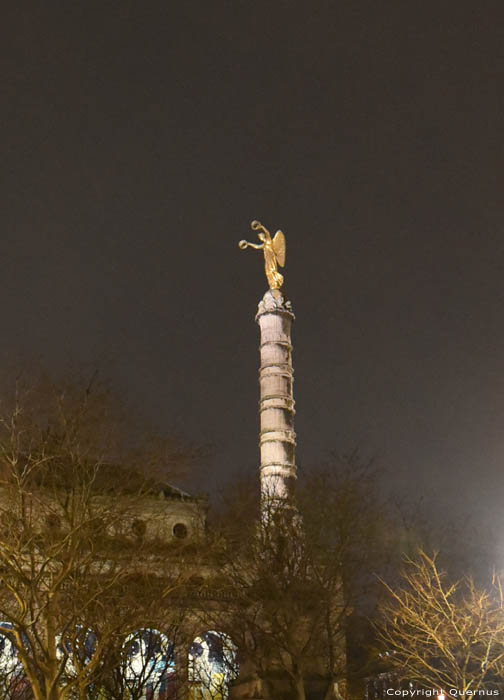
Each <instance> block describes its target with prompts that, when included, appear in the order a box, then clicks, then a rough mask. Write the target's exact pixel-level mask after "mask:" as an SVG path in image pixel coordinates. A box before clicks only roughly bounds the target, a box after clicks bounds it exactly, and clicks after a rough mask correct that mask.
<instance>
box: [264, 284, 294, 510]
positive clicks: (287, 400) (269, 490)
mask: <svg viewBox="0 0 504 700" xmlns="http://www.w3.org/2000/svg"><path fill="white" fill-rule="evenodd" d="M293 320H294V314H293V313H292V308H291V304H290V302H289V301H285V300H284V298H283V296H282V293H281V292H280V290H278V289H269V290H268V291H267V292H266V294H265V295H264V297H263V299H262V301H260V302H259V308H258V311H257V315H256V321H257V322H258V324H259V327H260V329H261V345H260V352H261V367H260V370H259V384H260V388H261V400H260V407H259V412H260V433H259V446H260V450H261V496H262V501H263V505H264V504H265V503H266V502H267V503H276V504H278V505H282V504H283V505H288V504H291V503H292V496H293V492H294V485H295V481H296V462H295V447H296V434H295V433H294V413H295V411H294V398H293V392H292V383H293V379H294V377H293V374H294V371H293V369H292V359H291V355H292V345H291V335H290V334H291V325H292V321H293Z"/></svg>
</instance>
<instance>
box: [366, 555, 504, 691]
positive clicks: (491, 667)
mask: <svg viewBox="0 0 504 700" xmlns="http://www.w3.org/2000/svg"><path fill="white" fill-rule="evenodd" d="M385 586H386V589H387V593H388V596H387V597H386V599H385V600H384V601H383V603H382V605H381V615H382V623H381V626H380V637H381V641H382V644H383V650H384V651H386V652H388V657H387V658H388V660H389V662H390V664H391V665H392V666H393V667H394V668H395V669H397V671H398V672H399V673H400V675H401V676H402V677H403V678H407V679H409V680H411V681H416V682H417V683H419V684H420V685H423V686H428V687H431V688H432V687H435V688H440V689H444V690H448V689H450V688H453V689H456V690H457V691H460V692H463V693H467V691H469V690H471V691H476V690H480V689H483V688H487V689H488V688H490V687H496V686H495V685H492V684H496V683H497V681H498V680H502V678H503V677H504V608H503V591H502V586H501V581H500V579H499V578H494V580H493V581H492V582H491V583H490V584H489V586H488V587H487V588H486V589H483V588H479V587H477V586H476V585H475V583H474V582H473V580H472V579H471V578H470V577H467V578H463V579H459V580H456V581H450V579H449V577H448V576H447V574H446V573H445V572H443V571H442V570H440V568H439V566H438V563H437V557H436V556H429V555H428V554H426V553H425V552H424V551H422V550H420V551H419V552H418V556H417V558H415V559H410V558H409V559H406V560H405V565H404V571H403V575H402V583H401V585H400V586H399V587H397V588H391V587H390V586H388V585H386V584H385Z"/></svg>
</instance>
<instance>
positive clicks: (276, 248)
mask: <svg viewBox="0 0 504 700" xmlns="http://www.w3.org/2000/svg"><path fill="white" fill-rule="evenodd" d="M250 227H251V229H252V230H253V231H258V232H259V233H258V234H257V237H258V238H259V240H260V241H261V243H249V242H248V241H240V242H239V243H238V245H239V247H240V248H241V249H242V250H245V248H248V247H250V248H255V249H256V250H262V251H263V253H264V271H265V273H266V279H267V280H268V284H269V288H270V289H280V287H281V286H282V284H283V281H284V278H283V275H281V274H280V273H279V272H278V265H280V267H284V265H285V236H284V234H283V233H282V232H281V231H277V232H276V233H275V235H274V236H273V238H271V234H270V232H269V231H268V230H267V229H266V228H265V227H264V226H263V225H262V224H261V223H260V222H259V221H253V222H252V223H251V224H250Z"/></svg>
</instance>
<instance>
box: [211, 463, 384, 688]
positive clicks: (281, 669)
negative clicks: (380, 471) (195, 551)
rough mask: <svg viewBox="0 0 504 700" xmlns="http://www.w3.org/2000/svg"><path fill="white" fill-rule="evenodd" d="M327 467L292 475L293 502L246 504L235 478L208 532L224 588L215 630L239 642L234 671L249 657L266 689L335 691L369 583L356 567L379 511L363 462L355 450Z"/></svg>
mask: <svg viewBox="0 0 504 700" xmlns="http://www.w3.org/2000/svg"><path fill="white" fill-rule="evenodd" d="M333 467H334V468H333V469H332V470H331V471H325V472H324V473H322V472H319V473H317V474H315V475H312V476H311V477H309V478H308V479H306V481H305V483H302V484H301V487H300V488H299V490H298V506H297V508H295V507H292V504H287V505H285V506H283V507H282V506H278V504H276V503H275V501H274V500H268V499H267V498H266V499H265V500H263V504H262V507H260V505H259V503H258V502H257V500H256V501H255V513H254V505H253V500H254V499H252V498H250V491H249V492H248V493H249V495H248V496H245V499H243V498H242V499H240V498H239V495H238V494H239V493H240V489H238V488H235V489H234V493H235V502H234V504H233V505H232V506H231V508H230V513H229V514H228V517H227V527H224V528H223V532H222V536H221V539H220V541H218V542H217V549H218V548H219V547H220V548H221V550H220V557H221V561H222V572H223V573H222V579H223V581H227V585H228V586H229V589H230V590H231V591H232V592H233V599H232V603H231V604H230V608H231V612H232V614H231V616H230V617H229V619H228V622H227V627H225V628H224V631H225V632H226V633H227V634H229V636H230V637H231V638H232V639H233V641H234V642H235V643H236V644H237V646H238V648H239V649H240V650H241V653H240V657H241V660H242V676H247V675H248V674H249V672H251V671H249V669H248V668H247V659H249V660H251V661H252V664H251V665H252V666H253V667H254V669H255V671H256V672H257V674H258V676H259V679H260V681H261V682H262V689H263V690H262V692H269V696H270V697H274V698H280V697H283V696H285V697H296V698H298V699H299V700H302V699H304V698H305V697H306V694H307V691H308V689H309V688H310V689H315V690H316V692H318V693H319V694H320V693H322V696H324V697H325V698H326V699H327V700H328V699H329V698H334V697H335V696H337V695H338V692H344V691H343V685H344V679H345V678H346V659H345V646H346V641H345V637H346V631H347V623H348V619H349V615H350V613H351V612H352V610H353V608H354V606H355V604H356V600H357V599H358V597H359V595H360V596H363V595H365V592H366V591H368V590H369V588H368V586H369V583H370V579H369V577H365V576H363V573H362V572H363V569H364V568H365V560H366V557H367V559H368V564H370V563H371V561H372V556H371V555H370V552H372V551H375V550H376V548H375V547H374V546H373V543H375V542H376V541H377V540H378V539H379V535H378V532H379V531H380V527H379V522H380V518H381V516H380V512H379V509H378V507H377V505H376V491H375V490H373V491H371V490H370V489H371V476H370V475H371V470H370V469H369V468H367V467H366V468H364V467H359V466H358V464H357V461H356V457H355V456H354V457H353V458H352V459H351V460H341V461H340V462H339V464H337V465H333ZM366 475H367V476H366ZM365 477H366V478H365ZM246 493H247V491H246ZM245 514H247V515H245ZM382 519H383V518H382ZM380 536H381V535H380ZM214 624H218V620H215V623H214ZM281 678H283V679H284V680H283V681H281V680H280V679H281ZM338 686H339V688H340V690H338ZM282 694H283V695H282Z"/></svg>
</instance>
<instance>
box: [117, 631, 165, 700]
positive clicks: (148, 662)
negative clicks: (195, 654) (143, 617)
mask: <svg viewBox="0 0 504 700" xmlns="http://www.w3.org/2000/svg"><path fill="white" fill-rule="evenodd" d="M124 652H125V654H124V663H123V678H124V681H125V685H126V688H127V689H128V690H129V691H130V693H131V695H132V696H133V697H135V698H136V697H142V698H148V699H149V700H155V699H157V698H170V697H172V696H173V691H174V688H175V671H176V668H175V652H174V647H173V644H172V642H170V640H169V639H168V637H167V636H166V635H165V634H163V633H162V632H160V631H159V630H156V629H149V628H144V629H140V630H137V631H136V632H133V633H132V634H130V635H129V636H128V637H127V638H126V641H125V642H124ZM138 691H141V692H140V695H139V694H138Z"/></svg>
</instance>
